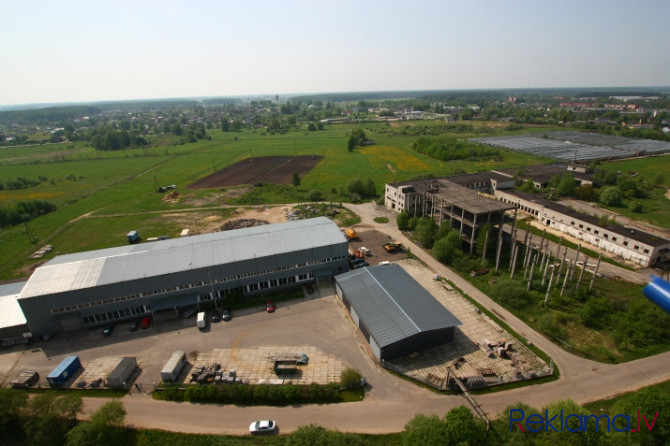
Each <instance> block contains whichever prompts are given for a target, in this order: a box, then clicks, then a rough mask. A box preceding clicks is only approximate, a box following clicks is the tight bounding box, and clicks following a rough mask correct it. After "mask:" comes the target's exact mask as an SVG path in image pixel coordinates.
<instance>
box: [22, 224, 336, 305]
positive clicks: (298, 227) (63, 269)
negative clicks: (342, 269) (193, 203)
mask: <svg viewBox="0 0 670 446" xmlns="http://www.w3.org/2000/svg"><path fill="white" fill-rule="evenodd" d="M344 241H345V239H344V235H343V234H342V232H340V230H339V228H338V227H337V225H336V224H335V223H334V222H333V221H331V220H329V219H328V218H326V217H319V218H312V219H307V220H298V221H291V222H286V223H277V224H271V225H263V226H254V227H251V228H244V229H237V230H233V231H224V232H215V233H212V234H204V235H196V236H191V237H180V238H175V239H168V240H161V241H156V242H151V243H140V244H137V245H128V246H120V247H116V248H108V249H101V250H96V251H87V252H80V253H76V254H67V255H61V256H57V257H54V258H53V259H52V260H50V261H49V262H47V263H45V264H44V265H42V266H40V267H39V268H37V269H36V270H35V272H34V273H33V275H32V276H31V277H30V279H29V280H28V283H27V284H26V286H25V287H24V288H23V291H22V292H21V294H20V296H19V298H28V297H34V296H40V295H43V294H53V293H60V292H66V291H70V290H76V289H84V288H90V287H94V286H99V285H106V284H113V283H120V282H125V281H130V280H135V279H142V278H149V277H155V276H162V275H165V274H171V273H176V272H183V271H188V270H197V269H201V268H206V267H211V266H216V265H221V264H226V263H233V262H239V261H243V260H249V259H254V258H262V257H268V256H272V255H276V254H282V253H290V252H296V251H301V250H307V249H311V248H314V247H317V246H329V245H333V244H339V243H342V242H344Z"/></svg>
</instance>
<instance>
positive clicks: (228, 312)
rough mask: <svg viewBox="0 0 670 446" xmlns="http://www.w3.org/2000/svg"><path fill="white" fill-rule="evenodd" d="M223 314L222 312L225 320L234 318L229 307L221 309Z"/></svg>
mask: <svg viewBox="0 0 670 446" xmlns="http://www.w3.org/2000/svg"><path fill="white" fill-rule="evenodd" d="M221 314H222V316H223V320H224V321H229V320H231V319H232V318H233V317H232V316H231V314H230V310H229V309H228V308H224V309H223V310H221Z"/></svg>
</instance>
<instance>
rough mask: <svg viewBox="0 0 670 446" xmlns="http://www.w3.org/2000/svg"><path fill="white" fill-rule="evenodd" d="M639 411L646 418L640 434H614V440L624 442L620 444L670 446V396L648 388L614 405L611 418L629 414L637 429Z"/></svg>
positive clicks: (642, 421)
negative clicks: (669, 445)
mask: <svg viewBox="0 0 670 446" xmlns="http://www.w3.org/2000/svg"><path fill="white" fill-rule="evenodd" d="M638 410H639V411H640V418H642V415H644V417H645V418H643V419H641V420H640V428H641V429H640V432H635V433H630V432H626V433H620V434H614V435H613V437H614V439H615V440H623V441H621V443H619V444H640V445H647V444H648V445H654V444H655V445H667V444H670V423H669V422H668V419H667V416H666V414H668V413H670V395H668V394H667V393H663V392H658V391H655V390H653V389H648V388H647V389H642V390H638V391H637V392H634V393H631V394H629V395H626V396H625V397H623V398H621V399H620V400H619V401H617V402H616V403H614V406H613V407H612V410H611V413H610V416H614V415H615V414H628V415H629V416H630V420H631V424H635V428H637V418H638V412H637V411H638ZM654 421H655V422H654ZM652 423H653V428H651V426H652ZM650 428H651V430H650Z"/></svg>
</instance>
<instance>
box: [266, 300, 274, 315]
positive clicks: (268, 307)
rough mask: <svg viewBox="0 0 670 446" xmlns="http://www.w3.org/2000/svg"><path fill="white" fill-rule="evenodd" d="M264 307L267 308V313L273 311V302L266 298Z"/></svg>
mask: <svg viewBox="0 0 670 446" xmlns="http://www.w3.org/2000/svg"><path fill="white" fill-rule="evenodd" d="M265 309H266V310H267V312H268V313H274V311H275V304H274V303H272V301H271V300H269V299H268V300H267V301H266V302H265Z"/></svg>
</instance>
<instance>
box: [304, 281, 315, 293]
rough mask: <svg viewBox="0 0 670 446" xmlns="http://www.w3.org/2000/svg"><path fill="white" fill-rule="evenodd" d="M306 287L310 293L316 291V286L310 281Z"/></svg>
mask: <svg viewBox="0 0 670 446" xmlns="http://www.w3.org/2000/svg"><path fill="white" fill-rule="evenodd" d="M305 288H306V289H307V292H308V293H309V294H312V293H314V287H313V286H312V284H311V283H308V284H307V286H306V287H305Z"/></svg>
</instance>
